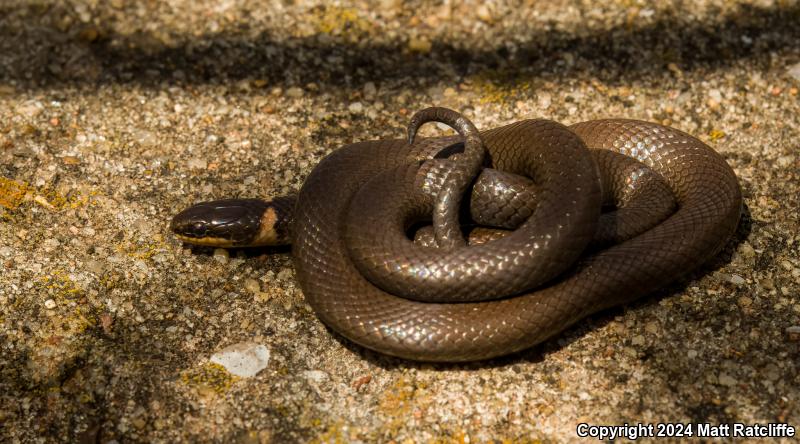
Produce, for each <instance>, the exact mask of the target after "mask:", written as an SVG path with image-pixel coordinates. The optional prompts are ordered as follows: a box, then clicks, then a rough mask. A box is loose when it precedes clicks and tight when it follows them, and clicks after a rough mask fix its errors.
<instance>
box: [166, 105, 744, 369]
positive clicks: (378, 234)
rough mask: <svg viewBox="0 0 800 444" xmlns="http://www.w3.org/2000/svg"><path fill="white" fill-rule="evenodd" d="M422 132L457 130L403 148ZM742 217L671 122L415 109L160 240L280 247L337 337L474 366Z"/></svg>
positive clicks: (665, 273) (654, 276)
mask: <svg viewBox="0 0 800 444" xmlns="http://www.w3.org/2000/svg"><path fill="white" fill-rule="evenodd" d="M429 121H438V122H442V123H446V124H448V125H450V126H451V127H453V128H454V129H456V131H457V132H458V133H459V136H450V137H435V138H415V135H416V132H417V129H418V128H419V127H420V126H421V125H422V124H424V123H425V122H429ZM469 193H471V194H469ZM466 195H469V198H468V199H467V198H464V199H462V196H466ZM462 200H463V203H462ZM740 207H741V191H740V188H739V184H738V182H737V179H736V176H735V175H734V173H733V170H732V169H731V168H730V167H729V166H728V164H727V163H726V162H725V161H724V159H723V158H722V157H721V156H720V155H719V154H717V153H716V152H715V151H714V150H712V149H711V148H709V147H708V146H707V145H706V144H704V143H703V142H701V141H699V140H697V139H695V138H694V137H692V136H690V135H688V134H685V133H683V132H681V131H678V130H676V129H673V128H669V127H665V126H661V125H657V124H654V123H647V122H641V121H635V120H622V119H610V120H595V121H590V122H583V123H578V124H575V125H572V126H569V127H566V126H563V125H561V124H559V123H556V122H552V121H548V120H524V121H520V122H516V123H512V124H510V125H507V126H504V127H501V128H495V129H491V130H488V131H484V132H478V130H477V129H476V128H475V127H474V126H473V125H472V123H470V122H469V121H468V120H467V119H466V118H464V117H463V116H461V115H460V114H458V113H456V112H455V111H451V110H448V109H444V108H428V109H425V110H423V111H420V112H418V113H417V114H416V115H415V116H414V117H413V118H412V121H411V124H410V126H409V138H408V140H407V141H406V140H376V141H370V142H361V143H354V144H350V145H346V146H344V147H342V148H340V149H338V150H336V151H334V152H333V153H331V154H330V155H328V156H327V157H325V158H324V159H323V160H322V161H321V162H320V163H319V165H317V167H316V168H314V170H313V171H312V172H311V174H310V175H309V176H308V178H307V179H306V181H305V183H304V184H303V186H302V188H301V190H300V192H299V195H298V196H296V197H282V198H277V199H274V200H273V201H270V202H264V201H261V200H257V199H227V200H221V201H214V202H206V203H201V204H199V205H196V206H193V207H190V208H189V209H187V210H184V211H183V212H181V213H180V214H178V215H177V216H175V218H174V219H173V221H172V229H173V231H174V232H175V233H176V234H177V235H178V237H179V238H180V239H182V240H184V241H186V242H189V243H195V244H201V245H215V246H226V247H227V246H249V245H266V244H280V243H287V242H288V241H289V240H290V241H291V244H292V255H293V258H294V264H295V268H296V272H297V279H298V281H299V284H300V286H301V288H302V290H303V293H304V295H305V298H306V300H307V301H308V303H309V304H310V305H311V306H312V307H313V308H314V310H315V312H316V313H317V315H318V316H319V318H320V319H321V320H322V321H323V322H324V323H325V324H327V325H328V326H330V327H331V328H333V329H334V330H335V331H337V332H338V333H340V334H342V335H343V336H345V337H346V338H348V339H350V340H352V341H354V342H356V343H358V344H361V345H362V346H364V347H367V348H370V349H374V350H377V351H379V352H383V353H386V354H390V355H395V356H400V357H404V358H408V359H414V360H423V361H469V360H479V359H486V358H491V357H494V356H500V355H504V354H508V353H512V352H515V351H518V350H522V349H525V348H528V347H531V346H533V345H535V344H537V343H540V342H542V341H544V340H545V339H547V338H549V337H552V336H553V335H555V334H557V333H559V332H560V331H562V330H563V329H565V328H566V327H568V326H570V325H571V324H573V323H575V322H576V321H578V320H580V319H581V318H583V317H585V316H587V315H589V314H591V313H594V312H597V311H599V310H602V309H605V308H608V307H611V306H614V305H618V304H622V303H625V302H628V301H632V300H634V299H636V298H639V297H641V296H644V295H646V294H647V293H649V292H652V291H653V290H655V289H657V288H659V287H662V286H664V285H665V284H667V283H669V282H671V281H673V280H675V279H676V278H678V277H679V276H681V275H683V274H685V273H687V272H689V271H691V270H693V269H695V268H697V267H698V266H700V265H701V264H703V263H704V262H705V261H706V260H708V259H709V258H710V257H712V256H713V255H715V254H716V253H717V252H718V251H719V250H720V249H721V248H722V247H723V245H724V244H725V243H726V241H727V240H728V239H729V238H730V236H731V235H732V234H733V232H734V230H735V228H736V226H737V223H738V220H739V214H740ZM431 221H432V222H433V223H432V225H433V227H432V229H431V228H430V224H431ZM426 224H427V225H428V227H426V226H425V225H426ZM465 233H466V236H465ZM413 237H416V240H412V238H413Z"/></svg>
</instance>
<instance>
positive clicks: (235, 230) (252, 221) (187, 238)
mask: <svg viewBox="0 0 800 444" xmlns="http://www.w3.org/2000/svg"><path fill="white" fill-rule="evenodd" d="M285 218H286V215H285V214H283V212H282V208H281V206H280V205H276V204H274V203H273V202H266V201H263V200H261V199H224V200H215V201H210V202H201V203H199V204H197V205H194V206H191V207H189V208H187V209H185V210H183V211H181V212H180V213H178V214H177V215H175V217H173V219H172V223H171V224H170V229H171V230H172V232H173V233H175V235H176V236H177V237H178V239H180V240H182V241H184V242H186V243H189V244H194V245H203V246H210V247H221V248H228V247H253V246H264V245H284V244H286V243H288V233H287V230H286V229H285V226H286V222H285V221H284V220H283V219H285Z"/></svg>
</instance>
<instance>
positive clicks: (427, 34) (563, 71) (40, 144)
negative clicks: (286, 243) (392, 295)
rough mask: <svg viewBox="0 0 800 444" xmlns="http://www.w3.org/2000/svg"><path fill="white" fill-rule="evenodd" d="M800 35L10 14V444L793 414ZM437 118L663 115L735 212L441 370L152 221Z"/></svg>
mask: <svg viewBox="0 0 800 444" xmlns="http://www.w3.org/2000/svg"><path fill="white" fill-rule="evenodd" d="M798 22H800V4H798V2H797V1H793V0H780V1H769V0H763V1H756V2H752V3H751V2H748V3H745V2H729V1H722V0H719V1H711V0H700V1H698V2H683V1H678V0H676V1H671V2H670V1H667V2H658V3H657V4H647V3H645V2H642V1H636V0H633V1H624V2H602V3H601V2H595V1H590V0H585V1H567V0H556V1H548V2H536V1H527V2H500V1H493V2H463V3H462V2H452V1H448V0H445V1H443V2H420V1H413V2H401V1H396V0H388V1H387V0H384V1H380V2H355V3H345V2H322V1H319V2H311V1H295V2H281V1H271V2H262V1H256V0H225V1H212V0H202V1H196V0H195V1H189V0H173V1H170V2H157V1H137V2H127V1H122V0H109V1H96V0H67V1H56V0H30V1H21V0H5V1H3V2H1V3H0V270H2V272H0V440H2V441H8V442H62V441H73V442H75V441H78V442H104V443H106V442H114V441H116V442H123V441H124V442H137V441H141V442H165V443H167V442H176V441H217V442H242V443H252V442H295V441H301V442H305V441H314V442H374V441H383V442H392V441H393V442H397V443H401V442H487V441H488V442H491V441H495V442H503V441H504V440H507V441H515V442H517V441H522V442H524V441H536V440H540V441H570V440H575V439H576V435H575V427H576V425H577V424H578V423H580V422H589V423H593V424H600V423H602V424H621V423H625V422H628V423H637V422H647V423H657V422H710V423H714V424H716V423H728V422H745V423H753V422H762V423H763V422H789V423H791V424H793V425H795V426H798V425H800V392H799V391H798V389H797V387H800V376H798V366H800V359H799V358H800V337H798V334H797V333H796V331H797V328H796V326H798V325H800V298H798V295H800V257H798V250H800V234H798V233H800V230H799V229H798V228H800V223H799V222H798V217H799V216H798V215H800V197H799V196H800V180H798V176H799V175H800V174H799V171H800V142H799V141H800V95H799V94H798V88H800V78H798V75H797V72H796V71H797V66H798V63H800V46H798V45H797V42H798V41H800V27H799V26H797V23H798ZM433 104H437V105H443V106H449V107H452V108H455V109H458V110H461V111H462V112H464V113H466V114H467V115H468V116H470V117H471V118H472V119H473V121H474V122H475V124H476V125H477V126H478V127H479V128H489V127H492V126H495V125H500V124H504V123H508V122H511V121H514V120H516V119H521V118H526V117H547V118H552V119H555V120H558V121H561V122H563V123H573V122H578V121H582V120H587V119H593V118H600V117H609V116H611V117H631V118H639V119H646V120H652V121H657V122H662V123H666V124H668V125H672V126H675V127H677V128H680V129H682V130H685V131H687V132H690V133H692V134H694V135H696V136H698V137H700V138H701V139H703V140H705V141H707V142H709V143H710V144H711V145H712V146H713V147H715V148H716V149H717V150H718V151H719V152H721V153H722V154H723V155H724V156H725V158H726V159H727V160H728V162H729V163H730V164H731V166H733V168H734V169H735V171H736V173H737V174H738V176H739V178H740V179H741V184H742V188H743V191H744V195H745V202H746V205H747V209H746V215H745V219H744V221H743V224H742V226H741V228H740V230H739V233H738V234H737V237H736V239H734V240H733V241H732V242H731V243H730V245H729V247H728V248H727V249H726V251H725V252H724V253H723V254H721V255H720V256H719V257H718V258H717V259H716V260H715V261H714V262H713V263H712V264H709V266H708V267H707V268H706V269H704V270H701V271H699V272H697V273H695V274H693V275H692V276H690V277H689V278H687V279H685V280H683V281H681V282H678V283H676V284H675V285H674V286H672V287H670V288H667V289H665V290H664V291H663V292H661V293H660V294H657V295H653V296H652V297H649V298H646V299H644V300H642V301H640V302H638V303H636V304H634V305H631V306H627V307H623V308H618V309H615V310H611V311H608V312H605V313H602V314H600V315H597V316H594V317H591V318H589V319H586V320H584V321H583V322H581V323H579V325H578V326H576V327H574V328H572V329H570V330H569V331H567V332H566V333H564V334H563V335H561V336H560V337H558V338H557V339H555V340H552V341H549V342H547V343H546V344H543V345H542V346H539V347H536V348H534V349H532V350H529V351H527V352H524V353H521V354H519V355H515V356H511V357H508V358H504V359H499V360H494V361H490V362H484V363H475V364H469V365H457V366H440V365H436V366H432V365H420V364H415V363H411V362H406V361H402V360H397V359H391V358H386V357H382V356H379V355H377V354H375V353H372V352H368V351H365V350H363V349H361V348H359V347H357V346H354V345H352V344H349V343H346V342H344V341H343V340H342V339H340V338H339V337H337V336H336V335H335V334H333V333H332V332H330V331H328V330H327V329H326V328H325V327H324V326H323V325H322V324H321V323H320V322H319V321H318V320H317V318H316V317H315V316H314V314H313V313H312V312H311V311H310V308H309V307H308V306H307V305H306V304H305V302H304V301H303V295H302V293H301V291H300V290H299V289H298V287H297V286H296V283H295V281H294V279H293V271H292V267H291V262H290V258H289V255H288V250H285V249H280V250H276V251H263V250H260V251H231V252H227V251H224V250H216V251H213V250H205V249H194V250H193V249H189V248H186V247H185V246H183V245H181V244H180V243H179V242H177V241H176V240H175V239H174V238H172V237H171V236H170V234H169V232H168V229H167V224H168V221H169V218H170V217H171V215H172V214H174V213H175V212H176V211H177V210H178V209H180V208H181V207H184V206H186V205H189V204H191V203H193V202H196V201H200V200H207V199H211V198H221V197H223V196H270V195H277V194H283V193H287V192H290V191H292V190H296V189H297V188H298V187H299V186H300V184H301V183H302V181H303V178H304V177H305V176H306V175H307V174H308V173H309V171H310V170H311V169H312V168H313V166H314V165H315V164H316V163H317V162H318V161H319V159H320V158H321V157H322V156H324V155H325V154H327V153H328V152H330V151H332V150H334V149H336V147H337V146H340V145H342V144H345V143H349V142H353V141H357V140H364V139H370V138H383V137H402V135H403V127H404V126H405V124H406V122H407V120H408V117H409V115H410V113H412V112H413V111H415V110H418V109H420V108H422V107H425V106H430V105H433ZM425 131H426V132H427V134H434V133H436V132H437V131H440V130H438V129H436V128H435V127H431V128H429V127H426V128H425ZM793 326H794V327H795V328H794V329H791V327H793ZM240 342H251V343H258V344H264V345H265V346H266V347H268V349H269V351H270V359H269V362H268V365H267V367H266V368H265V369H264V370H262V371H260V372H259V373H258V374H257V375H256V376H255V377H253V378H238V377H235V376H233V375H231V374H230V373H228V372H227V371H225V369H224V367H222V366H220V365H218V364H213V363H211V362H210V361H209V358H210V356H211V355H213V354H214V353H215V352H218V351H220V350H223V349H224V348H225V347H227V346H230V345H232V344H236V343H240Z"/></svg>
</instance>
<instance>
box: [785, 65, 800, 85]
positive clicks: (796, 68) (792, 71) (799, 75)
mask: <svg viewBox="0 0 800 444" xmlns="http://www.w3.org/2000/svg"><path fill="white" fill-rule="evenodd" d="M786 73H787V74H789V76H791V77H792V78H793V79H795V80H797V81H798V82H800V63H796V64H794V65H792V66H790V67H789V69H788V70H787V71H786Z"/></svg>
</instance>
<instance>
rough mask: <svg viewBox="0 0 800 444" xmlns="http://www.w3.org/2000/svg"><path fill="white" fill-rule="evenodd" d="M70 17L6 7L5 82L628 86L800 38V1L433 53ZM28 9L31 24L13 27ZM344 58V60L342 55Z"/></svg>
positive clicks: (536, 34) (764, 60) (757, 58)
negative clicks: (169, 37)
mask: <svg viewBox="0 0 800 444" xmlns="http://www.w3.org/2000/svg"><path fill="white" fill-rule="evenodd" d="M65 14H66V15H70V14H74V13H73V12H72V11H71V10H69V9H67V8H66V7H64V6H60V5H59V6H55V5H54V6H38V7H34V6H29V7H18V8H13V7H0V17H3V16H6V17H8V19H6V20H3V21H0V41H5V42H6V43H5V44H0V48H2V50H3V51H2V52H3V53H4V55H3V56H2V58H4V59H6V60H8V61H11V62H12V63H6V64H5V65H4V66H6V68H4V69H6V70H7V71H5V72H0V79H5V80H7V81H8V80H14V81H16V82H19V83H20V84H21V85H23V86H25V87H27V88H31V89H38V88H45V87H54V86H66V85H72V86H91V85H95V84H103V83H140V84H142V85H151V86H152V85H158V84H161V83H163V82H165V81H166V82H175V83H188V84H209V83H210V84H224V83H227V82H230V81H236V80H241V79H262V80H265V81H267V82H268V84H270V85H281V86H287V85H295V84H304V83H306V82H315V83H317V84H327V85H337V86H340V85H346V86H350V87H357V86H359V85H361V84H363V83H365V82H376V83H377V82H383V81H398V82H401V83H402V82H412V81H413V82H417V83H419V84H422V85H425V84H433V83H437V82H440V81H443V80H452V79H453V78H454V77H455V78H459V77H463V76H466V75H473V74H489V73H490V74H492V75H498V74H499V76H500V79H499V80H501V81H502V80H503V79H513V78H515V77H517V76H524V77H539V78H543V79H554V80H564V79H565V78H576V77H585V76H587V75H589V76H590V77H593V78H597V79H599V80H601V81H604V82H611V83H616V82H629V81H631V80H637V79H641V80H645V81H656V80H657V79H659V78H663V77H665V76H671V75H676V73H675V72H674V71H675V68H674V67H673V68H672V71H671V70H670V69H668V68H667V67H668V66H671V65H670V64H675V67H677V68H678V69H680V70H684V71H686V70H696V69H715V68H720V67H724V66H726V65H730V64H732V63H736V62H737V61H739V60H743V59H746V60H747V61H748V63H751V64H755V65H769V63H770V58H771V57H772V56H773V55H774V54H773V53H774V52H780V51H786V50H796V44H795V43H793V42H796V41H798V40H800V27H798V26H797V23H798V22H799V21H800V6H796V5H795V6H787V7H780V6H777V7H771V8H764V7H757V6H748V5H742V6H740V7H739V9H738V13H736V14H733V15H725V16H721V17H718V18H716V19H715V20H713V21H711V22H708V21H698V20H695V19H693V18H692V17H689V16H684V15H682V13H681V12H680V11H672V12H671V13H668V14H665V15H662V16H660V17H658V18H657V19H655V20H654V21H652V22H651V23H648V24H645V25H637V24H636V22H633V23H632V24H631V25H630V26H627V27H620V28H614V29H586V30H585V31H582V32H580V33H579V34H574V33H570V32H565V31H560V30H542V29H538V28H531V29H530V30H529V31H528V35H527V36H526V37H525V38H524V39H523V43H521V44H519V46H512V45H511V44H508V45H507V46H499V47H491V48H488V49H481V50H472V49H468V48H469V47H470V46H473V45H472V43H474V42H470V41H460V42H458V43H455V42H450V41H445V40H436V41H434V42H432V48H431V50H430V52H428V53H426V54H418V53H412V52H410V51H409V50H408V49H407V45H406V42H404V41H396V42H393V43H372V42H371V41H370V40H369V39H366V40H365V41H362V42H361V43H360V44H352V43H347V42H345V41H342V40H336V39H334V38H330V37H329V36H320V35H315V36H311V37H305V38H288V39H280V38H277V37H275V36H274V35H272V33H271V32H270V31H269V30H264V31H262V32H261V33H260V34H259V35H258V37H257V38H251V39H248V38H244V37H240V36H237V35H233V34H230V33H227V34H226V33H220V34H215V35H206V36H203V37H200V38H195V37H192V36H187V37H179V40H181V43H179V44H177V45H175V46H170V47H167V46H165V45H163V44H160V43H158V41H157V40H156V39H155V38H153V37H152V36H149V35H147V34H145V33H139V34H134V35H124V36H123V35H118V34H115V33H114V30H113V28H112V25H113V22H112V23H106V24H105V26H106V27H105V28H103V29H99V28H98V29H94V28H92V31H91V32H87V31H86V29H85V28H80V29H71V30H68V31H66V32H61V31H59V30H57V29H56V28H55V27H53V25H50V24H48V23H49V22H48V20H46V18H47V17H49V16H55V17H58V16H61V15H65ZM20 16H21V17H23V18H24V21H23V22H24V23H26V25H25V26H19V25H17V26H12V25H11V24H10V23H16V22H17V21H19V17H20ZM12 17H13V18H15V19H14V20H12V19H11V18H12ZM51 21H52V20H51ZM74 22H76V23H80V21H79V20H78V19H75V20H74ZM21 43H22V44H21ZM567 53H569V54H570V56H566V54H567ZM332 56H333V57H334V58H337V59H339V62H336V63H334V62H331V61H330V60H331V57H332ZM565 57H567V58H569V59H572V60H574V62H571V61H565ZM76 64H80V65H81V68H79V69H76V68H75V65H76ZM87 65H88V66H89V67H90V68H89V69H85V67H86V66H87ZM8 66H13V68H11V69H10V70H9V68H8ZM176 72H179V74H176Z"/></svg>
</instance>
